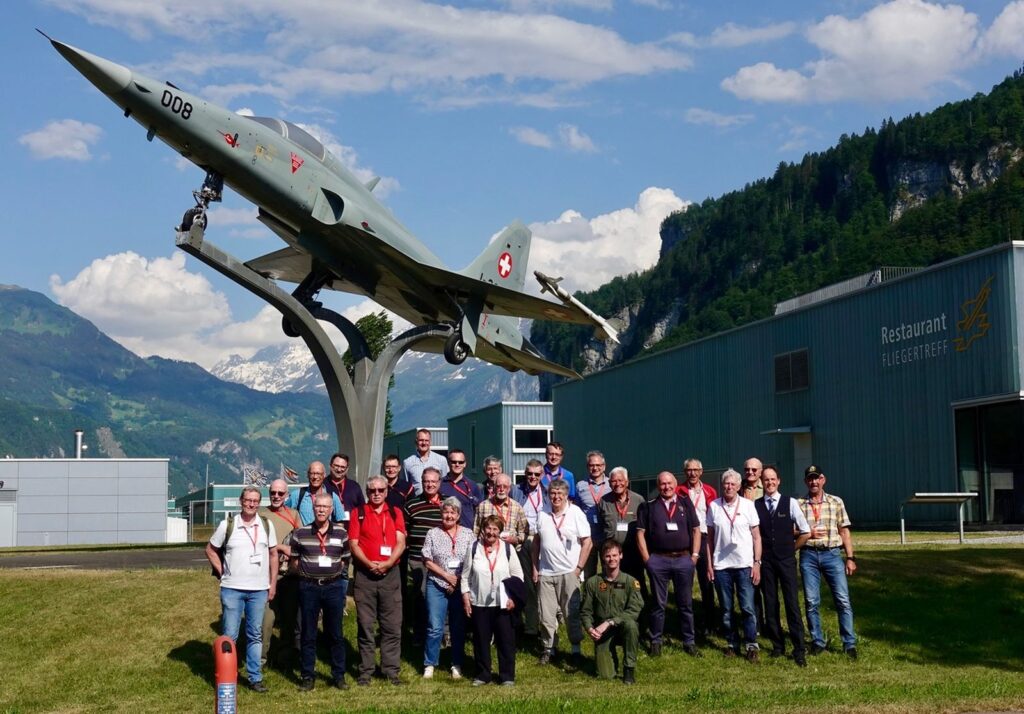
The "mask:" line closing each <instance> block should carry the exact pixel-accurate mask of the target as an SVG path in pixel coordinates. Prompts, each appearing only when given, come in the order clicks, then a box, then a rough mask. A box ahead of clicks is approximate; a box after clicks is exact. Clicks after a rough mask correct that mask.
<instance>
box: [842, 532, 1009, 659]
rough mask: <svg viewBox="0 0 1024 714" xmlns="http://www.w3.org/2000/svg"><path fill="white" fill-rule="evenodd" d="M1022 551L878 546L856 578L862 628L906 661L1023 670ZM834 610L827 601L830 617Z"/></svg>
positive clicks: (855, 599) (855, 601)
mask: <svg viewBox="0 0 1024 714" xmlns="http://www.w3.org/2000/svg"><path fill="white" fill-rule="evenodd" d="M1021 556H1022V553H1021V551H1020V549H971V548H964V549H962V550H937V551H922V550H914V551H904V552H900V551H878V552H872V553H871V554H870V555H869V556H868V557H865V558H864V559H863V562H859V563H858V565H859V566H860V567H859V568H858V570H857V573H856V575H854V576H853V578H851V581H852V582H851V587H852V589H853V592H852V598H853V611H854V616H855V628H856V629H857V632H858V634H859V635H861V636H862V637H865V638H867V639H869V640H874V641H877V642H884V643H886V644H888V645H889V646H891V647H892V649H893V650H894V651H895V652H897V653H898V654H896V655H895V657H896V658H897V659H899V660H902V661H907V662H918V663H928V664H939V665H949V666H954V667H959V666H963V665H975V666H977V665H982V666H986V667H993V668H997V669H1004V670H1010V671H1018V672H1019V671H1020V670H1021V668H1022V667H1024V638H1021V637H1020V633H1021V631H1022V630H1024V568H1022V567H1021ZM827 602H829V599H827V596H823V605H824V603H827ZM829 616H830V608H828V607H825V606H823V608H822V618H823V619H824V618H827V617H829ZM831 616H832V617H833V618H834V617H835V615H834V613H832V614H831ZM833 622H834V620H833Z"/></svg>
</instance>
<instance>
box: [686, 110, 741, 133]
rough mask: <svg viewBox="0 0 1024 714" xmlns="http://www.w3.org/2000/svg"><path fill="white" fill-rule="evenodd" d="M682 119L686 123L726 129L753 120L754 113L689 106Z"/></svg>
mask: <svg viewBox="0 0 1024 714" xmlns="http://www.w3.org/2000/svg"><path fill="white" fill-rule="evenodd" d="M683 119H684V120H685V121H686V123H687V124H697V125H707V126H714V127H718V128H719V129H728V128H730V127H734V126H742V125H744V124H747V123H749V122H751V121H753V119H754V115H753V114H719V113H718V112H713V111H711V110H710V109H701V108H699V107H690V108H689V109H687V110H686V113H685V114H684V115H683Z"/></svg>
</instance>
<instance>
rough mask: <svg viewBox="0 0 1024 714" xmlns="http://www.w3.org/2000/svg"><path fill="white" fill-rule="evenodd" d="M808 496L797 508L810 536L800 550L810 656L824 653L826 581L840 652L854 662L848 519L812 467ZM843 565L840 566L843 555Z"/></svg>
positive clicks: (806, 474)
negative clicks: (820, 608) (823, 588)
mask: <svg viewBox="0 0 1024 714" xmlns="http://www.w3.org/2000/svg"><path fill="white" fill-rule="evenodd" d="M804 485H805V486H807V496H805V497H804V498H801V499H800V508H801V509H802V510H803V513H804V517H805V518H806V519H807V522H808V524H809V525H810V527H811V537H810V539H808V541H807V542H806V543H805V544H804V546H803V548H801V549H800V577H801V578H803V581H804V606H805V608H806V611H807V627H808V629H809V630H810V631H811V654H812V655H816V654H820V653H822V652H824V651H825V649H826V643H825V634H824V632H822V629H821V615H820V614H819V613H818V606H819V605H820V604H821V579H822V578H825V582H827V583H828V587H829V590H831V591H832V601H833V602H834V603H835V606H836V613H837V614H838V616H839V636H840V637H841V639H842V641H843V651H844V652H846V654H847V655H848V656H849V657H850V658H851V659H857V636H856V635H855V634H854V632H853V607H852V606H851V605H850V586H849V585H848V584H847V582H846V578H847V576H849V575H853V574H854V573H855V572H856V571H857V558H856V557H854V554H853V540H852V539H851V538H850V517H849V515H847V513H846V506H845V504H843V499H841V498H839V497H838V496H833V495H832V494H828V493H825V474H824V473H823V472H822V471H821V469H819V468H818V467H817V466H815V465H813V464H812V465H810V466H808V467H807V470H806V471H804ZM844 553H845V555H846V563H845V564H844V563H843V554H844Z"/></svg>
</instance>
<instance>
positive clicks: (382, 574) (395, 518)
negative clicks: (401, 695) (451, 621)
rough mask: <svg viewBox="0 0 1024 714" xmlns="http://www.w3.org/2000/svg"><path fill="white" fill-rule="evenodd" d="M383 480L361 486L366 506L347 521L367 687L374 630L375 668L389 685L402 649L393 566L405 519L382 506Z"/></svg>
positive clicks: (373, 479) (396, 572)
mask: <svg viewBox="0 0 1024 714" xmlns="http://www.w3.org/2000/svg"><path fill="white" fill-rule="evenodd" d="M387 492H388V481H387V479H386V478H384V477H383V476H371V477H370V478H369V479H368V480H367V482H366V497H367V498H368V499H369V503H367V504H365V505H363V506H360V507H359V508H358V509H356V511H355V512H354V513H353V514H352V518H351V520H350V521H349V538H350V543H351V547H352V557H353V559H354V560H355V566H356V595H355V599H356V619H357V621H358V623H359V636H358V640H359V659H360V663H359V679H358V680H357V683H358V684H359V685H360V686H363V687H365V686H367V685H368V684H369V683H370V677H371V676H372V675H373V670H374V666H375V664H376V660H377V652H376V648H375V647H374V628H375V627H376V626H377V625H378V624H379V625H380V669H381V672H383V674H384V676H385V677H387V678H388V681H389V682H391V683H392V684H401V683H402V680H401V679H399V678H398V666H399V656H400V655H401V649H402V582H401V578H400V574H399V569H398V563H399V561H400V560H401V559H402V552H403V551H404V550H405V519H404V518H403V516H402V511H401V510H400V509H397V508H394V507H393V506H390V505H388V504H387V503H385V498H386V497H387Z"/></svg>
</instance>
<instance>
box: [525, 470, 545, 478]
mask: <svg viewBox="0 0 1024 714" xmlns="http://www.w3.org/2000/svg"><path fill="white" fill-rule="evenodd" d="M526 475H527V476H536V477H537V478H540V477H541V473H540V472H539V471H527V472H526Z"/></svg>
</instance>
